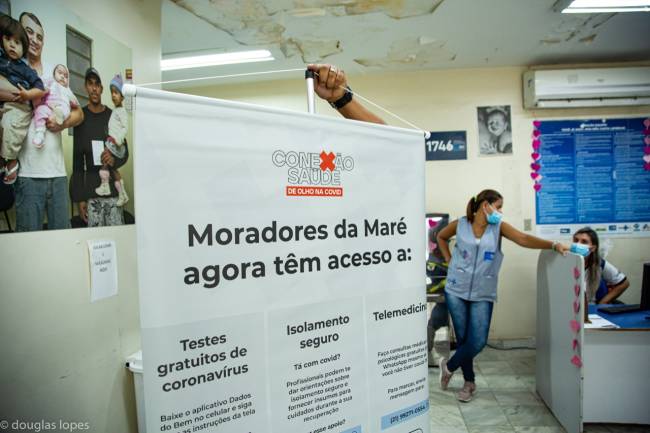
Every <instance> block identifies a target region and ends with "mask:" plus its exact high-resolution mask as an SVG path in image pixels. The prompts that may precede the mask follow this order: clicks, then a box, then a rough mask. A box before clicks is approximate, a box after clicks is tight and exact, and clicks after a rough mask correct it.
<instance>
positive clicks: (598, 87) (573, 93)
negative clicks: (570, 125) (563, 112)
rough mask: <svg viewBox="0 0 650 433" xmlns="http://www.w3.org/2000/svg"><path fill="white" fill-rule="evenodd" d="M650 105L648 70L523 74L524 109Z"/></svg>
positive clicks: (605, 69)
mask: <svg viewBox="0 0 650 433" xmlns="http://www.w3.org/2000/svg"><path fill="white" fill-rule="evenodd" d="M646 104H650V67H645V66H639V67H623V68H595V69H554V70H535V71H527V72H524V108H572V107H605V106H615V105H646Z"/></svg>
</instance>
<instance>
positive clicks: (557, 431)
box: [429, 348, 650, 433]
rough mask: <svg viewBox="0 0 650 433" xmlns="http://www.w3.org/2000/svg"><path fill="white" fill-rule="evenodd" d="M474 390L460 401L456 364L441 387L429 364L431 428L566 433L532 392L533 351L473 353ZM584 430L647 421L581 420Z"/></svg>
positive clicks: (605, 432) (616, 431)
mask: <svg viewBox="0 0 650 433" xmlns="http://www.w3.org/2000/svg"><path fill="white" fill-rule="evenodd" d="M474 368H475V369H476V385H477V386H478V392H477V395H476V397H475V398H474V400H472V401H471V402H470V403H460V402H458V401H457V400H456V397H455V392H456V391H458V389H460V387H462V385H463V378H462V374H460V370H459V371H458V372H457V373H456V374H454V377H453V378H452V380H451V383H450V386H449V390H448V391H441V390H440V387H439V385H438V369H437V368H429V402H430V412H431V416H430V423H431V433H512V432H516V433H565V431H564V429H563V428H562V427H561V426H560V424H559V423H558V422H557V420H556V419H555V417H554V416H553V414H552V413H551V412H550V411H549V410H548V409H547V408H546V406H545V405H544V403H543V402H542V401H541V399H540V398H539V397H538V396H537V394H536V393H535V351H534V350H507V351H504V350H495V349H490V348H486V349H485V350H484V351H483V352H482V353H481V354H480V355H479V356H478V357H477V359H476V363H475V367H474ZM585 432H586V433H650V426H630V425H618V424H586V425H585Z"/></svg>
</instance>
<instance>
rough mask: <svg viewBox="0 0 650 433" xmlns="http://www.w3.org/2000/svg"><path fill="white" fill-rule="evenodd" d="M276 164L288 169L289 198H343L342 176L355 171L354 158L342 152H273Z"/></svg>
mask: <svg viewBox="0 0 650 433" xmlns="http://www.w3.org/2000/svg"><path fill="white" fill-rule="evenodd" d="M271 161H272V162H273V165H274V166H276V167H278V168H286V170H287V185H286V187H285V195H286V196H287V197H343V183H342V176H343V174H344V173H346V172H350V171H352V170H354V158H352V157H351V156H349V155H343V154H342V153H334V152H327V151H325V150H323V151H321V152H320V153H316V152H294V151H289V152H285V151H284V150H276V151H274V152H273V154H272V155H271Z"/></svg>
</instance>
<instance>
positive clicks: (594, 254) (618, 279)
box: [571, 227, 630, 304]
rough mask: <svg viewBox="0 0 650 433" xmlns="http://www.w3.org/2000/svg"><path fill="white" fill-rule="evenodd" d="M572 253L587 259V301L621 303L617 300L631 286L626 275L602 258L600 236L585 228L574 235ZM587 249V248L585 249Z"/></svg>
mask: <svg viewBox="0 0 650 433" xmlns="http://www.w3.org/2000/svg"><path fill="white" fill-rule="evenodd" d="M573 242H574V244H575V246H572V248H571V249H572V252H575V253H577V254H580V255H582V256H583V257H584V258H585V286H586V292H585V295H586V296H587V301H588V302H590V303H594V302H595V303H596V304H613V303H620V301H616V299H617V298H618V297H619V296H621V294H622V293H623V292H624V291H625V289H627V288H628V287H629V286H630V282H629V281H628V279H627V277H626V276H625V274H624V273H622V272H621V271H619V270H618V269H616V267H615V266H614V265H612V264H611V263H609V262H608V261H606V260H605V259H603V258H601V257H600V253H599V248H598V247H599V245H600V243H599V241H598V234H597V233H596V232H595V231H593V230H592V229H591V228H589V227H584V228H581V229H580V230H578V231H577V232H575V233H574V234H573ZM585 247H586V248H585Z"/></svg>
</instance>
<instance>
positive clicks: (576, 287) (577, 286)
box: [573, 284, 580, 296]
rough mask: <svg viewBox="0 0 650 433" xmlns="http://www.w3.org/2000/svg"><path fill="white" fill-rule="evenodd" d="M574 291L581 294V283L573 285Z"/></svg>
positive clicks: (577, 294) (578, 294)
mask: <svg viewBox="0 0 650 433" xmlns="http://www.w3.org/2000/svg"><path fill="white" fill-rule="evenodd" d="M573 292H574V293H575V294H576V296H580V284H576V285H575V286H573Z"/></svg>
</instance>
